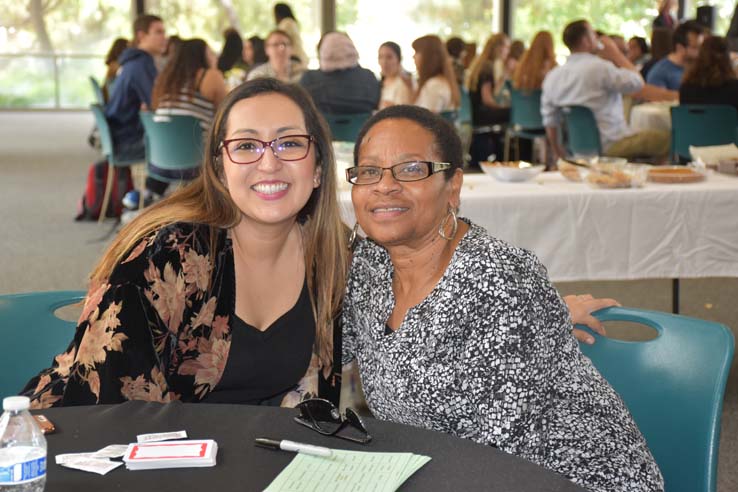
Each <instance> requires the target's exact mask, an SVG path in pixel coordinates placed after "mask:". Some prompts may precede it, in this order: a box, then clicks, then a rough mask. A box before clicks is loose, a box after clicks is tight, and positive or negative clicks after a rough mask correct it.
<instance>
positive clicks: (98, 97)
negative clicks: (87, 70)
mask: <svg viewBox="0 0 738 492" xmlns="http://www.w3.org/2000/svg"><path fill="white" fill-rule="evenodd" d="M90 85H91V86H92V92H93V94H95V103H97V104H99V105H101V106H104V105H105V96H104V95H103V91H102V87H100V84H99V83H98V81H97V79H96V78H95V77H93V76H92V75H90Z"/></svg>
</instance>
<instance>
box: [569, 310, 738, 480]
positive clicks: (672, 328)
mask: <svg viewBox="0 0 738 492" xmlns="http://www.w3.org/2000/svg"><path fill="white" fill-rule="evenodd" d="M595 316H596V317H597V318H598V319H599V320H601V321H630V322H635V323H641V324H644V325H647V326H650V327H652V328H654V329H655V330H656V331H657V333H658V335H657V337H656V338H655V339H653V340H649V341H645V342H626V341H620V340H613V339H609V338H604V337H600V336H598V335H595V338H596V342H595V344H594V345H585V344H582V345H581V349H582V352H583V353H584V354H585V355H586V356H587V357H589V358H590V359H591V360H592V362H593V363H594V365H595V366H596V367H597V369H598V370H599V371H600V373H601V374H602V375H603V376H604V377H605V379H606V380H607V381H608V382H609V383H610V384H611V385H612V387H613V388H615V391H617V392H618V393H619V394H620V396H621V397H622V398H623V401H625V404H626V405H627V406H628V409H629V410H630V413H631V414H632V415H633V419H634V420H635V421H636V423H637V424H638V427H639V428H640V430H641V432H642V433H643V436H644V437H645V438H646V441H647V442H648V447H649V448H650V449H651V452H652V453H653V456H654V458H655V459H656V462H657V463H658V465H659V467H660V468H661V473H662V474H663V476H664V481H665V485H666V490H667V491H668V492H681V491H684V492H714V491H715V490H716V475H717V463H718V448H719V442H720V417H721V415H722V408H723V395H724V392H725V383H726V381H727V379H728V372H729V370H730V364H731V361H732V360H733V348H734V341H733V334H732V332H731V331H730V329H728V328H727V327H726V326H724V325H722V324H719V323H714V322H711V321H703V320H699V319H694V318H688V317H686V316H678V315H674V314H667V313H659V312H655V311H646V310H641V309H626V308H607V309H603V310H600V311H598V312H596V313H595ZM580 328H581V327H580Z"/></svg>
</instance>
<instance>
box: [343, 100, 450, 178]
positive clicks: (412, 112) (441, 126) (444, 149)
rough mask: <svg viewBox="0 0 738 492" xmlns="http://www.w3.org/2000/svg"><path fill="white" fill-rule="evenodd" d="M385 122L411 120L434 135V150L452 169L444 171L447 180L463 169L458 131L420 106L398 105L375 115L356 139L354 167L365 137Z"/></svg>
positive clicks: (356, 164)
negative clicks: (378, 124) (375, 126)
mask: <svg viewBox="0 0 738 492" xmlns="http://www.w3.org/2000/svg"><path fill="white" fill-rule="evenodd" d="M384 120H409V121H412V122H413V123H415V124H417V125H419V126H421V127H422V128H424V129H425V130H428V131H429V132H430V133H431V134H432V135H433V141H434V143H435V145H434V150H435V151H436V153H438V155H439V156H440V158H441V160H442V161H443V162H448V163H449V164H451V167H450V168H449V169H447V170H446V171H444V174H445V175H446V179H447V180H448V179H451V177H452V176H453V175H454V172H455V171H456V169H461V168H462V166H463V164H464V152H463V150H462V146H461V139H460V138H459V135H458V134H457V133H456V129H455V128H454V127H453V125H451V123H449V122H448V121H446V120H445V119H444V118H443V117H442V116H440V115H438V114H436V113H433V112H432V111H428V110H427V109H425V108H421V107H420V106H410V105H398V106H390V107H388V108H386V109H383V110H382V111H379V112H377V113H375V114H374V116H372V117H371V118H369V120H368V121H367V122H366V123H365V124H364V126H363V127H362V128H361V130H360V131H359V135H358V136H357V137H356V144H355V145H354V166H358V165H359V148H360V147H361V143H362V141H363V140H364V137H365V136H366V134H367V133H369V130H371V129H372V127H373V126H374V125H376V124H377V123H379V122H380V121H384Z"/></svg>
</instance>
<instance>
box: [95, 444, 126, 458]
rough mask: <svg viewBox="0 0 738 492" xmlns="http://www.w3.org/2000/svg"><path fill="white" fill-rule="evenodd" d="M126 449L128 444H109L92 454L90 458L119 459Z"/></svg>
mask: <svg viewBox="0 0 738 492" xmlns="http://www.w3.org/2000/svg"><path fill="white" fill-rule="evenodd" d="M127 449H128V444H111V445H110V446H105V447H104V448H102V449H100V450H98V451H95V452H94V453H92V458H98V459H100V458H121V457H122V456H123V455H124V454H126V450H127Z"/></svg>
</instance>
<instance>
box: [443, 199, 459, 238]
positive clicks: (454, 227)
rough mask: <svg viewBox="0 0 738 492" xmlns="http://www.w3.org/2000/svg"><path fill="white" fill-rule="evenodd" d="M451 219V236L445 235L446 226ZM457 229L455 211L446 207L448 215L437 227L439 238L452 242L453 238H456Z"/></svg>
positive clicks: (457, 221)
mask: <svg viewBox="0 0 738 492" xmlns="http://www.w3.org/2000/svg"><path fill="white" fill-rule="evenodd" d="M449 218H451V220H453V224H452V226H451V235H450V236H447V235H446V225H447V224H448V219H449ZM458 229H459V220H458V218H457V217H456V210H455V209H454V208H453V207H448V214H447V215H446V217H444V218H443V221H441V225H440V226H438V235H439V236H441V237H442V238H443V239H445V240H446V241H453V239H454V237H455V236H456V231H457V230H458Z"/></svg>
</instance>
